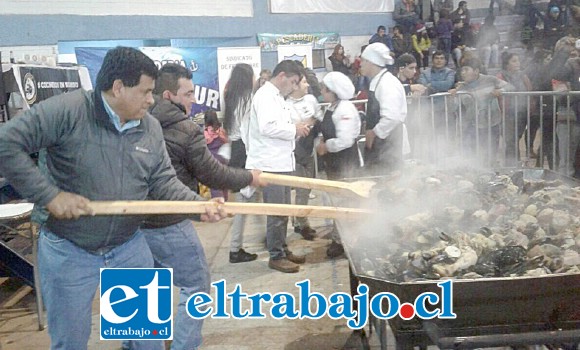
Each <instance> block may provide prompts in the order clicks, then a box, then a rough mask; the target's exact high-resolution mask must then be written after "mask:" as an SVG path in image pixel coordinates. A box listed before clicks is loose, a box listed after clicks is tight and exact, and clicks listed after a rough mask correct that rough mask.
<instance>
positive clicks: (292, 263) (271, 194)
mask: <svg viewBox="0 0 580 350" xmlns="http://www.w3.org/2000/svg"><path fill="white" fill-rule="evenodd" d="M380 45H381V46H384V45H382V44H380ZM303 76H304V68H303V67H302V66H301V65H300V64H299V63H298V62H296V61H291V60H284V61H282V62H280V63H278V65H277V66H276V68H274V71H273V73H272V79H270V81H269V82H266V84H264V86H263V87H261V88H260V89H259V90H258V91H257V92H256V94H255V95H254V97H253V99H252V107H251V110H250V118H248V119H244V120H242V126H241V130H242V133H241V134H242V140H243V141H244V144H245V145H246V151H247V159H246V169H261V170H263V171H268V172H272V173H277V174H282V175H290V174H292V172H293V171H294V170H295V161H294V148H295V140H296V138H297V137H305V136H306V135H308V134H309V133H310V128H309V126H308V124H307V123H297V124H295V123H293V122H292V110H291V107H290V105H289V104H288V103H287V102H286V101H285V98H286V97H288V96H289V95H290V94H291V93H292V92H294V90H296V89H297V88H298V83H299V82H300V80H301V79H302V77H303ZM244 130H247V132H245V131H244ZM244 137H247V138H244ZM262 192H263V196H264V203H277V204H290V188H289V187H286V186H277V185H268V186H266V187H264V188H263V191H262ZM287 231H288V217H287V216H273V215H268V216H267V218H266V245H267V248H268V252H269V253H270V261H269V262H268V266H269V267H270V268H271V269H274V270H278V271H281V272H284V273H295V272H298V271H299V270H300V265H298V264H303V263H304V262H305V261H306V259H305V258H304V256H299V255H294V254H293V253H292V252H291V251H290V250H289V249H288V247H287V245H286V234H287Z"/></svg>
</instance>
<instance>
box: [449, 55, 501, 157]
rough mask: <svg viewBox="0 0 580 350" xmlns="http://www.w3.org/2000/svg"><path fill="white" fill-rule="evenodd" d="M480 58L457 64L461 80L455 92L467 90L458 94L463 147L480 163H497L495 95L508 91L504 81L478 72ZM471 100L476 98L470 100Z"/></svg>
mask: <svg viewBox="0 0 580 350" xmlns="http://www.w3.org/2000/svg"><path fill="white" fill-rule="evenodd" d="M482 66H483V65H482V64H481V61H480V60H479V59H478V58H476V57H473V58H469V59H465V60H463V62H462V64H461V77H462V79H463V81H462V82H459V83H457V85H456V86H457V88H456V89H451V90H450V91H449V92H451V93H452V94H454V93H456V92H461V91H465V92H469V93H470V94H469V95H459V106H458V107H459V108H461V109H462V111H463V112H462V114H461V115H462V120H460V123H461V124H460V125H461V127H462V129H463V130H462V135H463V141H464V145H465V146H466V148H467V149H468V150H469V151H470V152H471V153H472V155H474V156H476V157H475V159H476V160H477V161H481V162H482V163H481V164H480V165H483V166H486V167H490V166H492V167H493V166H497V165H498V164H496V161H497V150H498V146H499V136H500V123H501V111H500V108H499V102H498V97H499V96H500V94H501V93H502V92H504V91H507V90H511V88H512V86H511V85H510V84H508V83H507V82H505V81H503V80H500V79H498V78H497V77H494V76H491V75H484V74H481V73H480V71H481V67H482ZM474 99H475V100H476V101H477V102H476V103H474V102H475V101H474Z"/></svg>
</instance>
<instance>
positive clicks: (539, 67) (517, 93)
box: [333, 0, 580, 176]
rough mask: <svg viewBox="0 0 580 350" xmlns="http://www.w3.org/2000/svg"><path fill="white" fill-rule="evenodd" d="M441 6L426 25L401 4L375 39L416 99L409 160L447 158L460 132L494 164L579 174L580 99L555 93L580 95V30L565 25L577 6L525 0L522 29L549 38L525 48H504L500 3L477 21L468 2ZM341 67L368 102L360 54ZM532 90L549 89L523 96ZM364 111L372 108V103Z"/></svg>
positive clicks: (408, 3)
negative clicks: (532, 163)
mask: <svg viewBox="0 0 580 350" xmlns="http://www.w3.org/2000/svg"><path fill="white" fill-rule="evenodd" d="M436 3H437V6H438V7H436V12H435V7H434V8H433V10H434V11H433V19H434V22H432V23H431V22H429V23H424V22H423V21H422V20H421V16H420V13H419V12H417V11H419V7H418V6H417V5H415V2H414V0H403V1H401V2H400V3H398V5H397V6H396V7H395V13H394V15H393V18H394V20H395V22H396V23H397V24H396V25H395V26H394V27H393V28H392V29H391V31H390V32H391V34H388V33H387V30H386V28H385V27H384V26H379V27H378V28H377V32H376V33H375V34H374V35H373V36H372V37H371V38H370V40H369V44H372V43H383V44H384V45H385V46H387V47H388V49H389V50H390V54H391V56H392V57H393V58H394V61H395V64H393V65H392V66H390V67H389V70H390V71H391V72H392V73H393V75H394V76H395V77H397V78H398V79H399V81H400V82H401V83H402V84H403V86H404V88H405V92H406V94H407V96H408V97H407V98H408V104H409V111H408V116H407V121H406V124H407V127H408V129H409V140H410V142H411V148H412V154H411V156H427V157H429V156H433V155H434V152H436V153H437V154H439V155H441V154H445V153H446V152H448V151H450V146H449V145H445V146H443V142H442V140H443V139H445V141H446V142H445V143H449V141H450V142H451V143H453V142H458V139H459V138H461V140H462V141H461V142H463V141H465V143H462V144H461V145H459V147H460V148H461V149H462V151H463V150H466V151H467V152H471V153H472V154H473V155H477V156H478V159H479V160H480V161H482V162H483V163H484V164H485V165H487V166H489V165H504V166H517V165H521V164H522V162H523V161H524V160H531V159H536V165H537V166H543V165H544V161H545V162H546V163H545V164H547V165H549V167H550V168H552V169H555V170H558V171H561V172H562V173H566V174H567V175H571V176H574V175H575V176H580V161H579V160H578V155H577V154H580V149H579V147H578V146H579V143H580V110H579V108H580V102H579V101H580V96H579V95H576V94H574V93H571V94H567V95H563V96H554V94H553V92H555V91H578V81H579V71H580V58H579V57H578V56H579V50H580V39H579V36H578V35H577V34H575V32H574V31H575V30H577V28H576V27H570V26H567V24H568V23H569V20H570V19H571V18H572V17H573V16H574V15H577V14H578V10H577V9H576V10H572V5H570V6H569V7H568V8H566V6H565V5H563V4H564V3H565V2H561V3H562V4H561V3H560V2H558V1H550V3H549V4H548V5H547V7H546V9H545V12H544V13H545V15H544V13H542V12H541V11H539V10H538V9H537V8H535V7H534V6H533V5H532V4H531V2H529V3H527V2H523V4H522V3H519V2H518V3H519V6H520V7H522V6H523V7H525V6H527V7H526V8H525V10H521V9H520V10H519V11H520V12H521V11H524V12H525V13H524V14H525V20H524V26H527V25H530V23H535V25H538V23H539V24H542V23H543V25H544V28H543V31H544V35H543V36H542V38H543V40H539V39H540V38H536V40H534V45H533V46H532V47H531V51H526V50H530V47H526V46H524V47H522V48H521V49H520V50H514V49H508V48H507V47H502V45H501V44H500V34H499V31H498V28H497V27H496V26H495V19H496V17H495V13H494V8H493V6H491V7H490V11H489V13H488V14H487V15H486V17H485V19H484V21H483V23H481V25H477V23H471V20H472V17H471V14H470V11H469V9H468V8H467V3H466V2H465V1H460V2H459V4H458V7H457V8H456V9H455V10H454V11H451V12H450V11H449V2H446V1H436ZM502 11H503V10H502ZM528 15H529V16H528ZM532 20H534V21H535V22H533V21H532ZM524 44H526V43H525V42H524ZM365 46H366V45H365ZM363 49H364V47H363ZM341 50H343V51H344V49H343V48H341ZM502 51H503V52H502ZM336 52H337V51H336V50H335V53H336ZM333 55H334V54H333ZM349 62H350V61H349ZM334 65H335V64H334V63H333V68H334ZM342 68H343V69H342V70H339V69H333V70H338V71H341V72H343V73H345V74H347V75H350V77H351V78H352V80H353V82H354V84H355V88H356V91H357V93H356V98H357V99H364V98H366V97H367V90H368V82H367V81H365V79H364V77H361V75H360V73H359V69H360V57H359V56H357V57H355V59H354V61H353V63H352V65H351V66H350V71H347V70H345V69H344V65H343V67H342ZM531 91H543V92H545V94H544V96H542V97H539V96H529V97H528V96H526V95H525V93H526V92H531ZM359 109H360V110H363V111H364V106H363V107H360V106H359ZM538 131H539V132H538ZM536 135H537V139H536ZM443 136H445V137H443ZM522 144H523V145H524V146H522ZM434 146H437V147H434ZM451 151H452V150H451ZM455 151H456V150H455Z"/></svg>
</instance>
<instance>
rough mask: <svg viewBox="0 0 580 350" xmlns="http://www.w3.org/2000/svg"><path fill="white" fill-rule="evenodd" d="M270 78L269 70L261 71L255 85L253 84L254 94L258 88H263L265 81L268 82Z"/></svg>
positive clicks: (270, 72)
mask: <svg viewBox="0 0 580 350" xmlns="http://www.w3.org/2000/svg"><path fill="white" fill-rule="evenodd" d="M271 78H272V71H271V70H269V69H265V68H264V69H262V70H261V71H260V76H259V77H258V79H257V80H256V83H255V84H254V92H256V91H258V89H259V88H261V87H262V86H264V84H265V83H266V82H267V81H270V79H271Z"/></svg>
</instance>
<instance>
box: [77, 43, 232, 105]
mask: <svg viewBox="0 0 580 350" xmlns="http://www.w3.org/2000/svg"><path fill="white" fill-rule="evenodd" d="M109 49H110V48H87V47H78V48H75V53H76V55H77V62H78V63H79V64H82V65H85V66H87V68H88V70H89V74H90V76H91V80H92V82H93V85H95V80H96V77H97V73H98V71H99V69H100V68H101V65H102V63H103V59H104V58H105V54H106V53H107V51H108V50H109ZM139 50H141V51H142V52H143V53H144V54H146V55H147V56H149V57H150V58H151V59H152V60H153V61H155V64H156V65H157V67H158V68H161V67H162V66H163V65H165V64H167V63H177V64H181V65H182V66H184V67H187V68H189V70H191V74H192V81H193V84H194V86H195V99H196V101H197V103H195V104H194V105H193V108H192V111H191V113H192V115H196V114H198V113H203V112H205V111H206V110H208V109H210V108H211V109H215V110H217V111H219V110H220V109H221V106H220V94H219V81H218V62H217V48H215V47H195V48H176V47H142V48H139Z"/></svg>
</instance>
